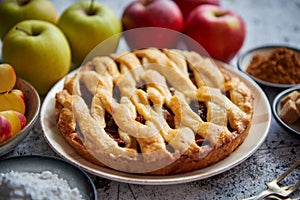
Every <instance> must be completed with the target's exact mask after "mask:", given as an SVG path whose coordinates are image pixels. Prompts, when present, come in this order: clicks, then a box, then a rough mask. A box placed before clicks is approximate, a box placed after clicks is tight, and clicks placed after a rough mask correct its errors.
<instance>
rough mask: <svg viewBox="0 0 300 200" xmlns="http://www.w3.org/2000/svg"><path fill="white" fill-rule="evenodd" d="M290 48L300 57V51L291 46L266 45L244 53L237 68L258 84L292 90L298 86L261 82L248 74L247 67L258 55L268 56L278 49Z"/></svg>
mask: <svg viewBox="0 0 300 200" xmlns="http://www.w3.org/2000/svg"><path fill="white" fill-rule="evenodd" d="M280 47H281V48H288V49H291V50H293V51H295V52H297V53H298V54H299V56H300V50H299V49H296V48H294V47H290V46H284V45H266V46H260V47H256V48H253V49H250V50H248V51H246V52H244V53H242V54H241V56H240V57H239V58H238V61H237V67H238V69H239V70H240V71H242V72H244V73H246V74H247V75H248V76H250V77H251V78H252V79H253V80H255V81H256V82H257V83H258V84H260V85H263V86H269V87H275V88H290V87H293V86H295V85H298V84H277V83H271V82H267V81H263V80H260V79H258V78H256V77H254V76H252V75H250V74H249V73H247V72H246V69H247V67H248V66H249V64H250V62H251V60H252V58H253V56H254V55H256V54H260V55H266V54H269V53H271V52H272V51H274V50H275V49H276V48H280Z"/></svg>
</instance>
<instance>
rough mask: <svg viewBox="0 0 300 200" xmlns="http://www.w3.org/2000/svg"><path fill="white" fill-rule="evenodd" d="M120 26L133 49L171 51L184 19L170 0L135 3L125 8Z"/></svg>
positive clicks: (138, 1) (147, 0)
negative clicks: (147, 48)
mask: <svg viewBox="0 0 300 200" xmlns="http://www.w3.org/2000/svg"><path fill="white" fill-rule="evenodd" d="M122 25H123V30H124V31H125V32H124V37H125V40H126V42H127V44H128V45H129V47H131V48H132V49H138V48H146V47H158V48H165V47H169V48H171V47H174V46H175V45H176V43H177V37H178V32H181V31H182V30H183V28H184V20H183V16H182V13H181V11H180V9H179V7H178V6H177V4H176V3H175V2H173V1H171V0H137V1H134V2H132V3H131V4H129V5H128V6H127V7H126V8H125V10H124V12H123V15H122ZM143 27H144V28H143ZM146 27H147V28H146ZM150 27H151V28H150ZM154 27H155V28H154ZM152 28H153V29H152ZM128 30H133V31H128ZM170 30H171V31H170Z"/></svg>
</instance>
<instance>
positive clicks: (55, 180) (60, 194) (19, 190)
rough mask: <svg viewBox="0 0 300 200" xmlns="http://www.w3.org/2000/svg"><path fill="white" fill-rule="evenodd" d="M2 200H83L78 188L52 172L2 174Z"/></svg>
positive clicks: (0, 179)
mask: <svg viewBox="0 0 300 200" xmlns="http://www.w3.org/2000/svg"><path fill="white" fill-rule="evenodd" d="M0 197H1V198H0V199H2V198H3V199H6V200H82V199H83V198H82V195H81V194H80V192H79V190H78V188H71V187H70V185H69V184H68V182H67V181H66V180H65V179H63V178H60V177H58V175H57V174H54V173H52V172H50V171H43V172H41V173H30V172H15V171H11V172H8V173H1V174H0Z"/></svg>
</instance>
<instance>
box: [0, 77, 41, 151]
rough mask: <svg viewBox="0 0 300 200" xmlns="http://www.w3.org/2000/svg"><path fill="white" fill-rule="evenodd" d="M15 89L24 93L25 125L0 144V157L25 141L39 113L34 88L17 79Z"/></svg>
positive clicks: (38, 103)
mask: <svg viewBox="0 0 300 200" xmlns="http://www.w3.org/2000/svg"><path fill="white" fill-rule="evenodd" d="M14 88H15V89H20V90H22V91H23V93H24V97H25V104H26V111H25V117H26V121H27V124H26V126H25V127H24V128H23V129H22V130H21V131H20V132H19V133H18V134H17V135H15V136H14V137H13V138H10V139H9V140H7V141H6V142H4V143H2V144H0V156H2V155H4V154H7V153H9V152H10V151H12V150H13V149H14V148H15V147H16V146H17V145H18V144H19V143H20V142H22V141H23V139H25V137H26V136H27V135H28V134H29V132H30V130H31V129H32V127H33V125H34V124H35V122H36V121H37V119H38V114H39V111H40V104H41V103H40V97H39V94H38V92H37V91H36V90H35V88H34V87H33V86H32V85H31V84H29V83H28V82H26V81H25V80H23V79H21V78H17V80H16V84H15V86H14Z"/></svg>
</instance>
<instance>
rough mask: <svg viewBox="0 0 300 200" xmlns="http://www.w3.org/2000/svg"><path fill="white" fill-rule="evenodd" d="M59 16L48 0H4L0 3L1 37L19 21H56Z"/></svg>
mask: <svg viewBox="0 0 300 200" xmlns="http://www.w3.org/2000/svg"><path fill="white" fill-rule="evenodd" d="M57 18H58V15H57V12H56V9H55V7H54V5H53V4H52V3H51V2H50V1H48V0H3V2H2V3H1V4H0V19H1V20H0V37H1V39H2V40H3V39H4V37H5V35H6V33H7V32H8V31H9V30H10V29H11V28H12V27H13V26H14V25H15V24H17V23H18V22H20V21H23V20H26V19H39V20H44V21H48V22H52V23H56V21H57Z"/></svg>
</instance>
